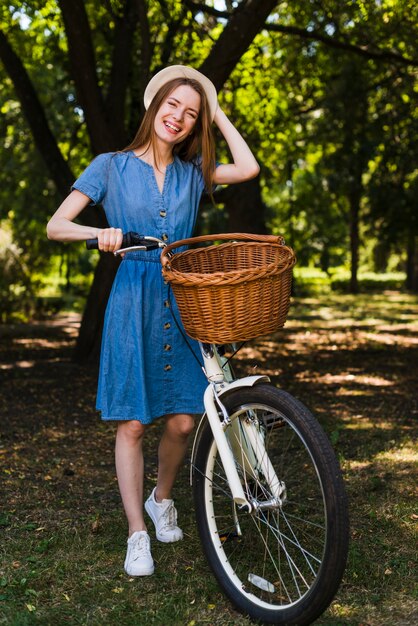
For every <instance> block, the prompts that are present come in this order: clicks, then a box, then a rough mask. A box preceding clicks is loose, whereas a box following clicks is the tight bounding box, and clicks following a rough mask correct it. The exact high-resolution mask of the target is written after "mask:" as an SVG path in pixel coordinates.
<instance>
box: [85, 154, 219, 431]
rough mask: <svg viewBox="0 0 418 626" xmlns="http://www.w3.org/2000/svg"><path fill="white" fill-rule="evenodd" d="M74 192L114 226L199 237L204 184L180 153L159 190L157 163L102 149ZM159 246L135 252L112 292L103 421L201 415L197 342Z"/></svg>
mask: <svg viewBox="0 0 418 626" xmlns="http://www.w3.org/2000/svg"><path fill="white" fill-rule="evenodd" d="M73 189H77V190H78V191H81V192H82V193H84V194H85V195H87V196H88V197H89V198H90V199H91V200H92V202H93V203H100V204H101V205H102V206H103V208H104V210H105V212H106V216H107V219H108V222H109V224H110V225H111V226H113V227H115V228H121V229H122V231H123V232H128V231H135V232H137V233H140V234H142V235H149V236H152V237H158V238H160V239H163V238H165V239H166V240H167V241H168V242H173V241H176V240H178V239H184V238H187V237H191V236H192V234H193V230H194V226H195V222H196V217H197V213H198V207H199V202H200V198H201V195H202V193H203V190H204V181H203V176H202V171H201V168H200V167H199V165H198V164H195V163H191V162H187V163H186V162H184V161H182V160H181V159H180V158H178V157H175V158H174V161H173V163H171V164H170V165H169V166H168V167H167V170H166V175H165V180H164V187H163V190H162V192H160V190H159V188H158V185H157V181H156V178H155V174H154V169H153V167H152V166H151V165H149V164H148V163H146V162H145V161H142V160H141V159H140V158H138V157H136V156H135V154H134V153H133V152H115V153H106V154H101V155H99V156H98V157H96V158H95V159H94V161H92V163H91V164H90V165H89V166H88V167H87V168H86V169H85V170H84V172H83V173H82V174H81V176H80V177H79V178H78V179H77V180H76V182H75V183H74V185H73ZM160 254H161V251H160V250H152V251H150V252H145V251H144V252H143V251H138V252H129V253H127V254H126V255H125V257H124V259H123V260H122V262H121V264H120V266H119V269H118V272H117V274H116V277H115V281H114V283H113V287H112V291H111V294H110V297H109V301H108V305H107V309H106V315H105V321H104V328H103V339H102V349H101V357H100V371H99V381H98V392H97V405H96V406H97V409H98V410H99V411H101V416H102V419H103V420H139V421H140V422H141V423H142V424H149V423H151V422H153V421H154V420H155V419H157V418H158V417H161V416H163V415H167V414H170V413H201V412H202V411H203V392H204V390H205V388H206V385H207V380H206V377H205V376H204V374H203V371H202V369H201V366H200V364H199V362H200V361H201V357H200V350H199V345H198V343H197V342H196V341H194V340H192V339H190V338H189V337H188V338H187V341H188V343H189V345H190V346H191V347H192V349H193V351H194V353H195V355H196V357H197V358H198V361H199V362H198V361H197V360H196V358H195V357H194V356H193V354H192V353H191V351H190V349H189V347H188V345H187V343H186V340H185V338H184V337H183V335H182V333H181V332H180V330H179V329H178V326H177V324H176V322H175V320H174V318H173V315H174V316H175V318H176V320H177V322H178V324H179V325H180V326H181V328H182V330H183V333H185V331H184V329H183V326H182V324H181V320H180V314H179V312H178V309H177V306H176V303H175V300H174V296H173V294H172V292H171V290H170V288H169V285H167V284H165V282H164V280H163V277H162V273H161V264H160Z"/></svg>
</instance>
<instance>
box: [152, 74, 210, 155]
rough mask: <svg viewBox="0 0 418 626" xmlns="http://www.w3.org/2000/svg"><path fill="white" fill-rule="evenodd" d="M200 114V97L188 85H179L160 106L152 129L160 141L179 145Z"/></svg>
mask: <svg viewBox="0 0 418 626" xmlns="http://www.w3.org/2000/svg"><path fill="white" fill-rule="evenodd" d="M199 112H200V95H199V94H198V93H197V91H195V90H194V89H193V88H192V87H190V86H189V85H179V87H177V88H176V89H174V91H172V92H171V93H170V95H169V96H168V97H167V99H166V100H165V101H164V102H163V104H162V105H161V107H160V109H159V111H158V113H157V115H156V117H155V122H154V129H155V132H156V135H157V137H158V138H159V139H160V140H161V141H169V142H173V140H174V143H179V142H180V141H183V140H184V139H185V138H186V137H187V136H188V135H189V134H190V133H191V132H192V130H193V128H194V126H195V124H196V121H197V118H198V117H199Z"/></svg>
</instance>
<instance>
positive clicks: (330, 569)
mask: <svg viewBox="0 0 418 626" xmlns="http://www.w3.org/2000/svg"><path fill="white" fill-rule="evenodd" d="M131 235H135V234H128V236H125V240H124V245H125V247H124V248H123V249H121V250H120V251H118V253H120V252H127V251H129V250H138V249H140V250H146V249H155V247H159V248H162V249H164V248H165V250H164V251H163V253H162V257H163V258H162V262H163V264H167V259H170V253H171V251H172V249H173V248H175V247H177V246H178V245H182V244H184V243H185V241H186V242H191V243H193V242H194V241H196V240H201V238H195V239H194V240H193V239H192V240H185V241H182V242H176V243H174V244H170V245H169V246H168V247H166V244H165V243H164V242H162V241H160V240H159V239H155V238H152V237H141V236H138V235H135V236H133V237H132V236H131ZM129 237H130V239H129ZM231 237H232V238H233V237H234V235H231ZM250 237H252V238H253V240H255V241H258V240H260V241H264V240H265V239H266V238H265V237H261V238H258V236H256V235H254V236H248V235H245V238H247V239H248V238H250ZM212 239H216V236H213V237H212ZM275 240H276V242H277V241H278V240H277V238H276V239H275ZM131 244H134V245H131ZM88 247H91V245H89V244H88ZM169 249H170V252H167V251H168V250H169ZM174 256H175V255H174ZM199 345H200V350H201V355H202V362H203V369H204V372H205V374H206V376H207V379H208V386H207V389H206V391H205V393H204V406H205V413H204V415H203V417H202V419H201V421H200V424H199V426H198V429H197V432H196V437H195V441H194V445H193V451H192V459H191V469H190V477H191V484H192V487H193V493H194V503H195V512H196V522H197V528H198V532H199V535H200V539H201V543H202V547H203V550H204V552H205V555H206V557H207V560H208V563H209V565H210V567H211V569H212V571H213V573H214V574H215V576H216V578H217V580H218V582H219V585H220V587H221V588H222V590H223V591H224V592H225V594H226V595H227V596H228V598H229V599H230V600H231V601H232V603H233V604H234V605H235V607H236V608H237V609H238V610H239V611H240V612H242V613H243V614H245V615H248V616H250V617H251V618H252V619H253V620H255V621H258V622H261V623H266V624H283V625H292V624H293V625H298V626H304V625H307V624H311V623H312V622H313V621H314V620H315V619H316V618H318V617H319V616H320V615H321V614H322V613H323V612H324V611H325V609H326V608H327V607H328V605H329V604H330V602H331V601H332V599H333V598H334V596H335V593H336V592H337V589H338V587H339V585H340V582H341V579H342V576H343V573H344V569H345V565H346V560H347V551H348V535H349V528H348V507H347V498H346V494H345V489H344V484H343V479H342V475H341V470H340V467H339V464H338V461H337V459H336V456H335V454H334V451H333V449H332V447H331V444H330V442H329V441H328V439H327V437H326V435H325V433H324V431H323V429H322V428H321V426H320V425H319V423H318V422H317V420H316V419H315V418H314V416H313V415H312V414H311V413H310V411H309V410H308V409H307V408H306V407H305V406H304V405H303V404H302V403H301V402H299V401H298V400H297V399H295V398H294V397H292V396H291V395H290V394H289V393H287V392H286V391H283V390H281V389H277V388H276V387H274V386H273V385H272V384H271V383H270V380H269V378H268V376H265V375H259V376H246V377H244V378H235V377H234V375H233V372H232V369H231V367H230V359H228V358H227V357H226V356H225V353H224V349H223V347H222V346H219V345H218V344H217V343H206V342H202V341H199Z"/></svg>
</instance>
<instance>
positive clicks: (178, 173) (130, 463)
mask: <svg viewBox="0 0 418 626" xmlns="http://www.w3.org/2000/svg"><path fill="white" fill-rule="evenodd" d="M144 103H145V107H146V109H147V110H146V113H145V116H144V119H143V121H142V124H141V126H140V128H139V130H138V132H137V134H136V136H135V138H134V139H133V141H132V143H131V144H130V145H129V146H127V147H126V148H125V149H124V150H122V151H120V152H115V153H107V154H101V155H99V156H98V157H97V158H96V159H95V160H94V161H93V162H92V163H91V164H90V165H89V167H88V168H87V169H86V170H85V171H84V172H83V173H82V175H81V176H80V177H79V178H78V180H77V181H76V182H75V183H74V185H73V191H72V192H71V194H70V195H69V196H68V197H67V199H66V200H64V202H63V203H62V205H61V206H60V207H59V208H58V210H57V211H56V213H55V215H54V216H53V217H52V218H51V220H50V222H49V224H48V227H47V232H48V236H49V237H50V238H51V239H57V240H62V241H80V240H86V239H92V238H97V239H98V246H99V249H100V250H101V251H103V252H114V251H116V250H118V249H119V248H121V245H122V232H128V231H136V232H140V233H143V234H145V235H148V236H151V237H157V238H158V239H162V240H163V241H167V242H168V241H172V242H173V241H176V240H179V239H186V238H188V237H190V236H191V235H192V233H193V229H194V226H195V223H196V220H197V215H198V207H199V202H200V198H201V196H202V193H203V192H204V191H206V192H207V193H209V194H211V191H212V188H213V185H215V184H218V183H220V184H228V183H234V182H241V181H244V180H248V179H250V178H253V177H254V176H256V175H257V174H258V171H259V168H258V164H257V162H256V160H255V159H254V156H253V154H252V152H251V150H250V149H249V147H248V146H247V144H246V142H245V141H244V139H243V138H242V137H241V135H240V134H239V132H238V131H237V130H236V129H235V127H234V125H233V124H232V123H231V122H230V121H229V120H228V118H227V117H226V115H225V114H224V113H223V112H222V111H221V109H220V108H219V106H218V101H217V94H216V90H215V87H214V86H213V84H212V83H211V82H210V81H209V80H208V79H207V78H206V77H205V76H204V75H203V74H201V73H200V72H198V71H196V70H194V69H193V68H188V67H183V66H172V67H169V68H166V69H164V70H162V71H161V72H159V73H158V74H156V76H154V78H153V79H152V80H151V81H150V83H149V85H148V87H147V89H146V91H145V94H144ZM212 122H214V123H215V124H216V125H217V126H218V128H219V130H220V131H221V133H222V134H223V136H224V138H225V140H226V142H227V144H228V146H229V149H230V152H231V155H232V159H231V162H230V163H228V164H222V165H216V159H215V145H214V139H213V134H212V128H211V125H212ZM89 203H100V204H102V206H103V207H104V209H105V212H106V217H107V220H108V223H109V224H110V227H109V228H105V229H98V228H90V227H87V226H81V225H79V224H75V223H74V220H75V219H76V217H77V216H78V215H79V213H80V212H81V211H82V210H83V208H84V207H86V206H87V204H89ZM172 308H174V309H176V305H175V303H174V302H173V303H171V302H170V298H169V291H168V285H167V284H165V283H164V280H163V278H162V275H161V269H160V263H159V251H158V250H154V251H152V252H148V253H146V254H145V253H141V252H128V253H127V254H125V257H124V259H123V261H122V263H121V265H120V267H119V270H118V273H117V276H116V279H115V282H114V285H113V289H112V293H111V296H110V298H109V302H108V306H107V310H106V317H105V324H104V331H103V343H102V352H101V359H100V374H99V384H98V394H97V409H98V410H100V411H101V416H102V419H103V420H111V421H115V420H116V421H117V422H118V428H117V436H116V471H117V476H118V483H119V489H120V493H121V496H122V501H123V506H124V509H125V513H126V516H127V519H128V526H129V539H128V550H127V556H126V560H125V571H126V572H127V573H128V574H129V575H131V576H144V575H149V574H152V573H153V571H154V562H153V559H152V556H151V551H150V539H149V536H148V533H147V528H146V524H145V520H144V514H143V507H144V502H143V471H144V469H143V468H144V461H143V456H142V441H143V437H144V434H145V430H146V425H148V424H150V423H152V422H153V421H155V420H156V419H157V418H159V417H165V419H166V426H165V431H164V434H163V436H162V439H161V442H160V446H159V450H158V459H159V468H158V480H157V485H156V488H155V489H154V490H153V492H152V493H151V495H150V497H149V498H148V500H147V503H146V505H145V507H146V510H147V512H148V514H149V516H150V517H151V519H152V521H153V522H154V524H155V527H156V534H157V539H159V540H160V541H162V542H172V541H178V540H180V539H182V538H183V533H182V530H181V529H180V528H179V527H178V526H177V512H176V509H175V507H174V503H173V500H172V499H171V490H172V487H173V484H174V480H175V477H176V474H177V471H178V469H179V467H180V465H181V463H182V461H183V457H184V453H185V450H186V448H187V439H188V435H189V433H190V432H191V430H192V428H193V426H194V421H193V414H195V413H201V411H202V410H203V402H202V396H203V390H204V388H205V387H206V378H205V376H204V375H203V373H202V371H201V368H200V365H199V363H197V362H196V361H195V359H194V356H193V355H192V353H191V352H190V351H189V349H188V347H187V345H186V343H185V341H184V338H183V337H184V335H183V334H182V331H181V330H180V329H179V328H177V326H176V324H174V323H173V318H172V313H171V309H172ZM174 316H175V318H176V319H179V315H178V313H177V310H175V312H174Z"/></svg>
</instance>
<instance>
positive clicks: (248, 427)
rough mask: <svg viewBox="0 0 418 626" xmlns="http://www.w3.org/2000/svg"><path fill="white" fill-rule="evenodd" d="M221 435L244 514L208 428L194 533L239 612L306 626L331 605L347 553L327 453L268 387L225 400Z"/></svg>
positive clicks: (316, 429)
mask: <svg viewBox="0 0 418 626" xmlns="http://www.w3.org/2000/svg"><path fill="white" fill-rule="evenodd" d="M223 402H224V404H225V406H226V408H227V410H228V413H229V416H230V417H231V422H232V424H231V426H229V427H228V428H227V431H226V434H227V437H228V440H229V443H230V446H231V449H232V451H233V453H234V457H235V462H236V466H237V470H238V474H239V476H240V478H241V482H242V486H243V489H244V492H245V493H246V496H247V498H248V500H249V501H250V502H251V503H252V511H251V512H250V513H248V512H246V511H244V510H243V509H240V508H239V506H237V505H236V504H235V503H234V502H233V500H232V496H231V493H230V490H229V487H228V482H227V479H226V476H225V472H224V469H223V467H222V464H221V461H220V458H219V455H218V451H217V447H216V443H215V442H214V439H213V435H212V432H211V429H210V426H209V423H207V424H205V426H204V428H203V429H202V432H201V434H200V438H199V441H198V442H197V449H196V456H195V463H194V467H193V483H194V498H195V508H196V518H197V525H198V530H199V534H200V538H201V542H202V546H203V549H204V551H205V554H206V557H207V559H208V561H209V564H210V566H211V568H212V570H213V572H214V574H215V576H216V578H217V580H218V582H219V584H220V586H221V588H222V589H223V591H224V592H225V593H226V595H227V596H228V597H229V598H230V600H231V601H232V602H233V604H234V605H235V606H236V608H237V609H238V610H240V611H241V612H242V613H244V614H246V615H249V616H250V617H251V618H253V619H255V620H258V621H261V622H264V623H269V624H286V625H292V624H297V625H298V626H303V625H306V624H311V623H312V621H314V620H315V619H316V618H317V617H318V616H319V615H321V614H322V613H323V611H324V610H325V609H326V608H327V606H328V605H329V604H330V602H331V601H332V599H333V597H334V595H335V593H336V591H337V589H338V586H339V584H340V581H341V578H342V575H343V572H344V568H345V564H346V559H347V549H348V510H347V500H346V495H345V490H344V484H343V481H342V476H341V471H340V468H339V465H338V462H337V460H336V457H335V455H334V452H333V450H332V447H331V445H330V443H329V441H328V439H327V437H326V435H325V433H324V431H323V430H322V428H321V427H320V425H319V424H318V422H317V421H316V419H315V418H314V417H313V415H312V414H311V413H310V412H309V411H308V409H307V408H306V407H305V406H303V404H301V403H300V402H299V401H297V400H296V399H295V398H293V397H292V396H290V395H289V394H288V393H286V392H284V391H281V390H278V389H276V388H275V387H273V386H271V385H265V384H260V385H257V386H255V387H253V388H244V389H237V390H235V391H233V392H231V394H230V395H228V396H227V397H226V398H225V399H224V400H223Z"/></svg>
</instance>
